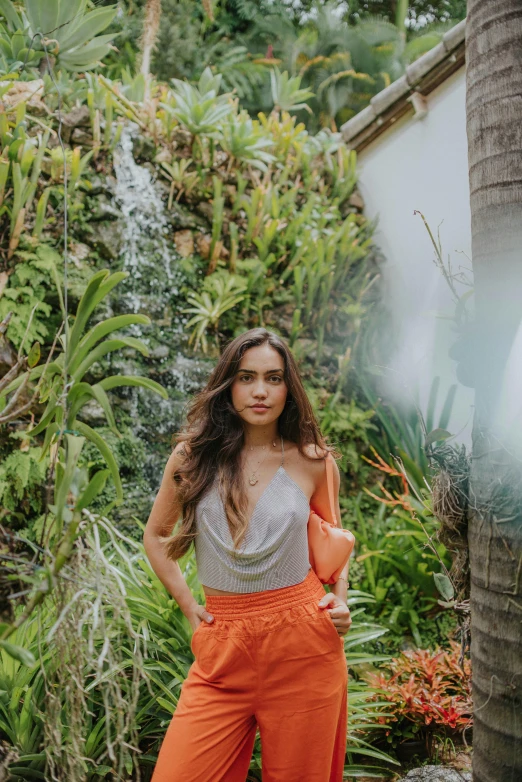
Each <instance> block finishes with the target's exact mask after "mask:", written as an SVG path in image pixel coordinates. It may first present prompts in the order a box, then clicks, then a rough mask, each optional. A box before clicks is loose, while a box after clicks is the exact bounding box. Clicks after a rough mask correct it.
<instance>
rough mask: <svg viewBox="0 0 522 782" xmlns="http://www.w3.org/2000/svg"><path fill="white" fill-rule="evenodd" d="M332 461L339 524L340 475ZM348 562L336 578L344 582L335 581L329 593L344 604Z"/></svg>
mask: <svg viewBox="0 0 522 782" xmlns="http://www.w3.org/2000/svg"><path fill="white" fill-rule="evenodd" d="M332 461H333V490H334V491H333V493H334V501H335V515H336V516H337V522H338V524H340V523H341V506H340V505H339V488H340V486H341V474H340V472H339V466H338V464H337V462H336V461H335V459H333V460H332ZM349 563H350V560H348V562H347V563H346V565H345V566H344V567H343V569H342V571H341V573H340V575H339V576H338V578H339V579H345V580H344V581H342V580H339V581H336V582H335V584H330V592H333V593H334V595H337V597H340V598H341V600H342V601H343V603H346V598H347V594H348V568H349V566H350V565H349Z"/></svg>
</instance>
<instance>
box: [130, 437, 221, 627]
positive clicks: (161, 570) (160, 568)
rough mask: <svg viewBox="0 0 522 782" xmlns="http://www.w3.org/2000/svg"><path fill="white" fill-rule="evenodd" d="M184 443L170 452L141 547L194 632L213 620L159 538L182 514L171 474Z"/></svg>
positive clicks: (179, 459)
mask: <svg viewBox="0 0 522 782" xmlns="http://www.w3.org/2000/svg"><path fill="white" fill-rule="evenodd" d="M183 445H184V444H183V443H178V445H177V446H176V447H175V449H174V450H173V452H172V453H171V455H170V457H169V460H168V462H167V465H166V467H165V471H164V473H163V479H162V481H161V486H160V488H159V491H158V494H157V496H156V499H155V500H154V505H153V506H152V510H151V512H150V516H149V518H148V521H147V525H146V527H145V532H144V534H143V545H144V547H145V552H146V554H147V557H148V559H149V562H150V564H151V567H152V569H153V570H154V572H155V573H156V575H157V576H158V578H159V580H160V581H161V583H162V584H163V586H164V587H165V589H166V590H167V591H168V592H169V593H170V594H171V595H172V597H173V598H174V600H175V601H176V602H177V604H178V605H179V607H180V608H181V610H182V611H183V613H184V614H185V616H186V617H187V619H188V620H189V622H190V625H191V627H192V629H193V630H195V629H196V627H197V626H198V625H199V623H200V621H201V620H203V619H204V620H206V621H212V619H213V617H212V616H211V615H210V614H209V613H208V611H206V610H205V608H204V607H203V606H201V605H199V603H198V602H197V601H196V599H195V598H194V596H193V594H192V592H191V591H190V589H189V587H188V585H187V582H186V581H185V579H184V577H183V574H182V572H181V568H180V566H179V565H178V563H177V562H174V561H173V560H171V559H169V558H168V557H167V556H166V554H165V550H164V546H163V544H162V543H161V542H160V537H167V536H168V535H169V534H170V533H171V532H172V529H173V528H174V526H175V524H176V522H177V521H178V519H179V516H180V513H181V503H180V502H179V499H178V496H177V487H176V482H175V481H174V479H173V477H172V476H173V475H174V471H175V470H176V469H177V468H178V467H179V466H180V465H181V464H182V462H183V458H184V449H183Z"/></svg>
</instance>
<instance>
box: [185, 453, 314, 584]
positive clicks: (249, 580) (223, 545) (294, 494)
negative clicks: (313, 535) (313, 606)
mask: <svg viewBox="0 0 522 782" xmlns="http://www.w3.org/2000/svg"><path fill="white" fill-rule="evenodd" d="M283 463H284V446H283V439H282V438H281V464H280V466H279V467H278V468H277V471H276V473H275V475H274V476H273V478H272V479H271V480H270V482H269V483H268V485H267V487H266V488H265V490H264V491H263V493H262V494H261V496H260V497H259V499H258V501H257V503H256V505H255V507H254V510H253V513H252V516H251V517H250V520H249V522H248V527H247V532H246V535H245V537H244V539H243V541H242V543H241V545H240V547H239V549H236V550H234V548H233V541H232V536H231V534H230V530H229V528H228V521H227V517H226V514H225V509H224V506H223V502H222V500H221V497H220V495H219V489H218V487H217V478H216V479H215V480H214V483H213V484H212V485H211V486H210V488H209V489H207V490H206V491H205V493H204V494H203V496H202V498H201V499H200V501H199V502H198V505H197V507H196V529H197V534H196V538H195V554H196V566H197V570H198V579H199V581H200V583H201V584H204V585H205V586H209V587H212V588H214V589H222V590H225V591H227V592H261V591H264V590H268V589H279V588H280V587H286V586H293V585H294V584H299V583H300V582H301V581H303V580H304V578H306V576H307V574H308V571H309V569H310V562H309V560H308V533H307V524H308V517H309V514H310V503H309V500H308V498H307V497H306V495H305V493H304V492H303V490H302V489H301V487H300V486H298V485H297V483H296V482H295V481H294V480H293V478H291V477H290V476H289V475H288V473H287V472H286V470H285V468H284V466H283Z"/></svg>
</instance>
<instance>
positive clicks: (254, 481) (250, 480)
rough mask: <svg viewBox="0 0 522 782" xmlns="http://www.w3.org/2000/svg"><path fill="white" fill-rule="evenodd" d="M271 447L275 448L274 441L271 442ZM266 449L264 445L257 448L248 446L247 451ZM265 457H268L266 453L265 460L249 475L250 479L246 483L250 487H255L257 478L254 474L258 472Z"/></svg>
mask: <svg viewBox="0 0 522 782" xmlns="http://www.w3.org/2000/svg"><path fill="white" fill-rule="evenodd" d="M272 445H273V446H274V448H275V447H276V441H275V440H272ZM266 447H267V446H266V445H261V446H259V445H257V446H255V445H251V446H249V449H250V450H251V451H253V450H254V448H262V449H263V450H264V449H265V448H266ZM267 456H268V453H267V454H266V456H265V458H264V459H263V460H262V461H261V462H260V463H259V464H258V465H257V467H256V469H255V470H254V471H253V472H252V473H251V475H250V478H249V479H248V482H249V484H250V485H251V486H255V485H256V483H257V482H258V481H259V478H258V477H257V476H256V472H257V471H258V470H259V468H260V467H261V465H262V464H263V462H264V461H265V459H266V457H267Z"/></svg>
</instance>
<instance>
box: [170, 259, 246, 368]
mask: <svg viewBox="0 0 522 782" xmlns="http://www.w3.org/2000/svg"><path fill="white" fill-rule="evenodd" d="M246 287H247V286H246V283H245V281H244V280H242V279H241V277H239V276H238V275H235V274H229V273H227V272H222V271H218V272H214V274H212V275H210V276H209V277H207V278H206V279H205V283H204V286H203V290H202V291H201V292H195V293H189V294H188V295H187V302H188V303H189V304H191V305H192V306H191V307H186V308H184V309H183V310H182V312H187V313H195V315H193V317H192V318H190V320H189V321H188V322H187V323H186V324H185V328H187V329H188V328H190V326H195V328H194V329H193V331H192V334H191V335H190V337H189V344H193V346H194V348H195V349H196V348H197V347H198V345H200V344H201V348H202V350H203V352H204V353H206V352H207V350H208V340H207V336H206V332H207V330H208V329H211V330H212V332H213V335H214V339H213V343H214V347H215V349H218V347H219V345H218V341H217V339H218V335H217V329H218V325H219V321H220V318H221V317H222V315H223V314H224V313H225V312H227V310H230V309H232V307H235V306H236V305H237V304H239V303H240V302H242V301H243V299H244V298H245V295H244V294H245V290H246Z"/></svg>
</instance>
